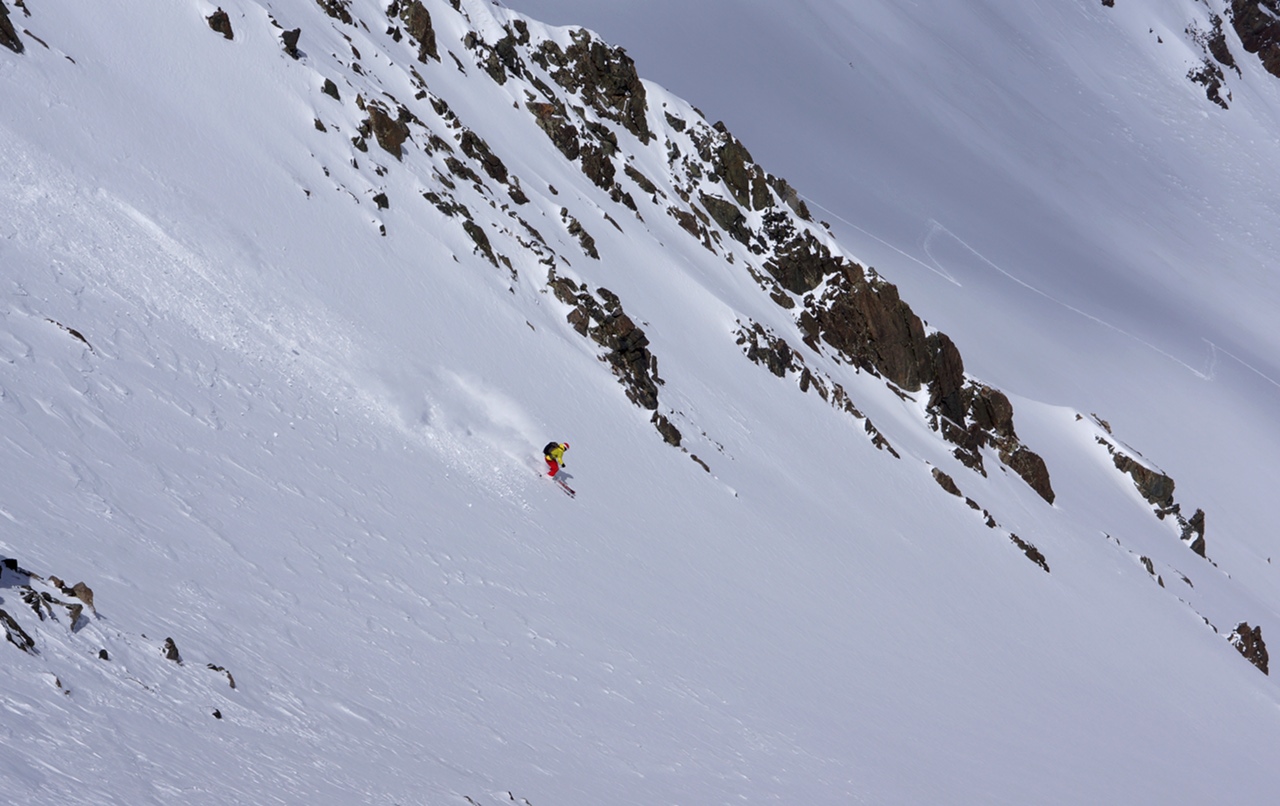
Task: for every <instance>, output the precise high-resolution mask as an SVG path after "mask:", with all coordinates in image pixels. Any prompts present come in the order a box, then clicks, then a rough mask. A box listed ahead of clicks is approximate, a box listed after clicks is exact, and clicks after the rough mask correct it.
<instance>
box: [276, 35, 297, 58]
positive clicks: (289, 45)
mask: <svg viewBox="0 0 1280 806" xmlns="http://www.w3.org/2000/svg"><path fill="white" fill-rule="evenodd" d="M301 36H302V29H301V28H294V29H293V30H291V31H285V32H284V33H282V34H280V41H281V42H282V43H284V52H285V53H287V54H289V55H290V56H291V57H293V58H295V59H297V58H300V57H301V56H302V54H301V53H299V52H298V39H299V37H301Z"/></svg>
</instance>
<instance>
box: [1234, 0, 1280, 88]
mask: <svg viewBox="0 0 1280 806" xmlns="http://www.w3.org/2000/svg"><path fill="white" fill-rule="evenodd" d="M1230 16H1231V25H1232V27H1233V28H1235V31H1236V35H1237V36H1239V37H1240V43H1241V44H1242V45H1244V49H1245V50H1246V51H1248V52H1249V53H1253V54H1256V55H1257V56H1258V58H1259V59H1260V60H1261V61H1262V66H1263V67H1264V68H1266V70H1267V72H1268V73H1271V75H1273V76H1277V77H1280V0H1231V15H1230Z"/></svg>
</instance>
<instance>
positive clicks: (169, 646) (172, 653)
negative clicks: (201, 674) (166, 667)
mask: <svg viewBox="0 0 1280 806" xmlns="http://www.w3.org/2000/svg"><path fill="white" fill-rule="evenodd" d="M164 656H165V658H167V659H168V660H171V661H173V662H174V663H179V664H180V663H182V656H181V655H179V654H178V645H177V644H175V643H174V642H173V639H172V638H166V639H164Z"/></svg>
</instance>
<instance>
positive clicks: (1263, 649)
mask: <svg viewBox="0 0 1280 806" xmlns="http://www.w3.org/2000/svg"><path fill="white" fill-rule="evenodd" d="M0 612H3V611H0ZM1227 640H1229V641H1230V642H1231V645H1232V646H1234V647H1235V648H1236V649H1238V650H1239V651H1240V654H1241V655H1244V656H1245V658H1247V659H1248V661H1249V662H1250V663H1252V664H1253V665H1254V666H1257V667H1258V668H1259V669H1260V670H1261V671H1262V673H1263V674H1265V675H1268V676H1270V674H1271V673H1270V672H1269V671H1267V662H1268V656H1267V645H1266V643H1264V642H1263V640H1262V628H1261V627H1253V628H1250V627H1249V622H1247V621H1242V622H1240V624H1239V625H1237V626H1236V629H1235V631H1234V632H1232V633H1231V637H1230V638H1228V639H1227Z"/></svg>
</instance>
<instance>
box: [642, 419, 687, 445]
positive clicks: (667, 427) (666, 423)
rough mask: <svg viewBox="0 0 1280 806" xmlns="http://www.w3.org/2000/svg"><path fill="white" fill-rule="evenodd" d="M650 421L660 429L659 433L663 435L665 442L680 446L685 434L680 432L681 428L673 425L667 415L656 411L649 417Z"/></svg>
mask: <svg viewBox="0 0 1280 806" xmlns="http://www.w3.org/2000/svg"><path fill="white" fill-rule="evenodd" d="M649 422H651V423H653V425H654V427H655V428H657V429H658V433H659V434H661V435H662V439H663V441H664V442H666V443H667V444H668V445H670V446H672V447H674V448H679V447H680V441H681V440H682V439H683V435H682V434H681V433H680V429H679V428H676V427H675V426H674V425H672V423H671V421H670V420H668V419H667V417H666V415H663V414H659V413H658V412H656V411H655V412H654V413H653V416H652V417H650V418H649Z"/></svg>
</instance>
